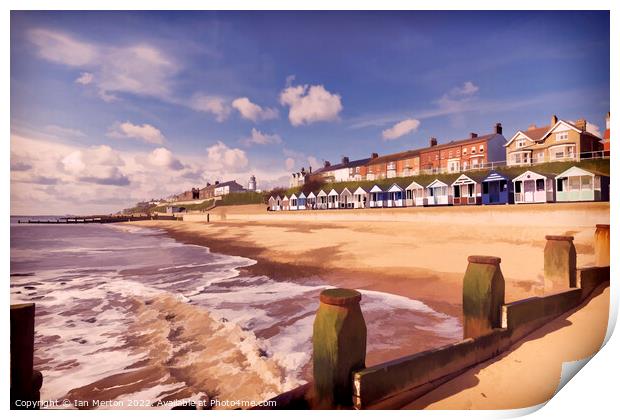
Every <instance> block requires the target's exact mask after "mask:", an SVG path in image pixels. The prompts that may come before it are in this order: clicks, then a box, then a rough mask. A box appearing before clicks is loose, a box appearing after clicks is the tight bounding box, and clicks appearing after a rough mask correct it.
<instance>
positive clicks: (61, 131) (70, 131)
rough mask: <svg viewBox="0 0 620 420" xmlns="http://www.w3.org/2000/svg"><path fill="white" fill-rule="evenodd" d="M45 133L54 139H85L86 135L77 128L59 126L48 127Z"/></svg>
mask: <svg viewBox="0 0 620 420" xmlns="http://www.w3.org/2000/svg"><path fill="white" fill-rule="evenodd" d="M45 131H46V132H48V133H50V134H51V135H53V136H54V137H61V138H62V137H84V136H85V134H84V133H83V132H81V131H80V130H77V129H75V128H68V127H61V126H59V125H54V124H51V125H46V126H45Z"/></svg>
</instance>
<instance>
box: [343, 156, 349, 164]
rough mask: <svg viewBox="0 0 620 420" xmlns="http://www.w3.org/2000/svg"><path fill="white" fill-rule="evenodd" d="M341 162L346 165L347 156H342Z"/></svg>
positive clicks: (347, 161)
mask: <svg viewBox="0 0 620 420" xmlns="http://www.w3.org/2000/svg"><path fill="white" fill-rule="evenodd" d="M342 163H343V164H344V165H346V164H347V163H349V156H344V157H343V158H342Z"/></svg>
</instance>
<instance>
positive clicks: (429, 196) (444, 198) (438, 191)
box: [426, 179, 452, 206]
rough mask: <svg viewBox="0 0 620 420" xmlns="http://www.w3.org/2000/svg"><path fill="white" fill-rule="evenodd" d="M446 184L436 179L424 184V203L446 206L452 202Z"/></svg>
mask: <svg viewBox="0 0 620 420" xmlns="http://www.w3.org/2000/svg"><path fill="white" fill-rule="evenodd" d="M448 190H449V188H448V184H446V183H445V182H443V181H440V180H438V179H435V180H434V181H433V182H431V183H430V184H428V185H427V186H426V204H427V205H429V206H447V205H449V204H452V196H451V195H450V193H449V191H448Z"/></svg>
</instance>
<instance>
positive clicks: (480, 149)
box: [478, 144, 484, 153]
mask: <svg viewBox="0 0 620 420" xmlns="http://www.w3.org/2000/svg"><path fill="white" fill-rule="evenodd" d="M478 150H479V151H480V153H482V152H484V146H483V145H482V144H481V145H480V147H479V148H478Z"/></svg>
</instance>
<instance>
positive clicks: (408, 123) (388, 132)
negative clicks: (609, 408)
mask: <svg viewBox="0 0 620 420" xmlns="http://www.w3.org/2000/svg"><path fill="white" fill-rule="evenodd" d="M419 126H420V121H418V120H416V119H413V118H409V119H406V120H403V121H401V122H399V123H396V124H394V125H393V126H392V127H390V128H388V129H385V130H383V132H382V136H383V140H394V139H397V138H399V137H402V136H404V135H405V134H409V133H411V132H412V131H415V130H417V129H418V127H419Z"/></svg>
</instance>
